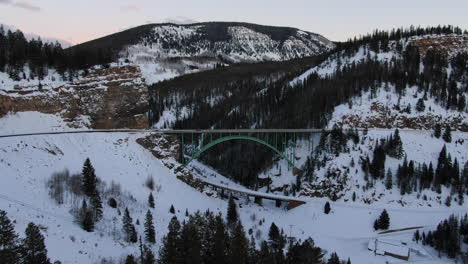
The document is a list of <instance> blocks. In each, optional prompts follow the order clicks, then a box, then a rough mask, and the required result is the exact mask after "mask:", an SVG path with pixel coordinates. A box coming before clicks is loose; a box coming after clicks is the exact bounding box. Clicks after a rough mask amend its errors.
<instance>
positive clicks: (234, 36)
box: [121, 23, 335, 62]
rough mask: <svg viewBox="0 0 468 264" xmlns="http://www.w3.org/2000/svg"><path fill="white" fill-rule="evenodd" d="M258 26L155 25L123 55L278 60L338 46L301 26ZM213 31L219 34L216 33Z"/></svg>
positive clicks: (243, 60) (251, 60) (153, 57)
mask: <svg viewBox="0 0 468 264" xmlns="http://www.w3.org/2000/svg"><path fill="white" fill-rule="evenodd" d="M258 27H259V28H257V26H256V25H249V24H245V25H243V24H239V25H236V24H233V25H230V24H227V23H226V24H225V23H220V24H216V23H214V24H194V25H155V26H154V28H153V30H152V31H151V32H150V33H149V34H147V35H146V36H143V37H142V39H141V40H140V41H139V43H138V44H136V45H131V46H129V47H127V48H126V49H124V50H123V51H122V53H121V55H123V56H124V57H125V55H127V54H128V58H130V59H132V60H135V61H136V62H139V61H145V60H156V59H161V58H173V57H195V56H196V57H213V58H216V57H220V58H222V59H224V60H225V61H227V62H253V61H271V60H272V61H279V60H288V59H294V58H300V57H305V56H313V55H317V54H320V53H322V52H325V51H328V50H330V49H332V48H333V47H334V46H335V45H334V44H333V43H332V42H331V41H329V40H327V39H325V38H324V37H322V36H320V35H318V34H314V33H310V32H305V31H301V30H298V29H287V30H288V32H284V33H282V34H281V35H280V36H276V35H274V34H268V32H264V30H262V29H263V27H260V26H258ZM213 30H216V32H212V31H213ZM270 30H275V29H274V28H271V29H270ZM282 30H284V29H282ZM214 33H218V34H217V35H215V36H213V34H214Z"/></svg>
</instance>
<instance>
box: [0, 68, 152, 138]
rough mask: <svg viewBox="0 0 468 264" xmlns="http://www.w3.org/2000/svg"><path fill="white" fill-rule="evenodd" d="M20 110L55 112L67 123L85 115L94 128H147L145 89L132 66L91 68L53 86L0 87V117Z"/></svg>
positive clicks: (137, 70) (136, 70)
mask: <svg viewBox="0 0 468 264" xmlns="http://www.w3.org/2000/svg"><path fill="white" fill-rule="evenodd" d="M22 111H37V112H41V113H48V114H59V115H60V116H62V117H63V118H64V119H65V120H66V121H69V122H70V124H72V123H73V121H74V120H75V119H76V118H78V117H80V116H83V115H85V116H89V117H90V120H91V127H92V128H95V129H110V128H147V127H148V118H147V111H148V92H147V87H146V85H145V83H144V80H143V78H142V76H141V73H140V71H139V69H138V68H137V67H134V66H117V67H110V68H107V69H98V70H91V71H90V73H88V74H87V75H85V76H83V77H80V78H79V80H78V81H73V82H68V83H65V84H64V85H62V86H60V87H56V88H49V87H43V88H42V89H39V88H38V87H20V86H17V87H15V89H14V90H9V91H5V90H0V117H1V116H3V115H5V114H6V113H8V112H22Z"/></svg>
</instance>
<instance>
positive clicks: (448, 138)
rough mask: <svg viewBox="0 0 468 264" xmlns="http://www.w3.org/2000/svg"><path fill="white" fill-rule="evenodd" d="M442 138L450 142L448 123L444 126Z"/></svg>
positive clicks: (450, 133) (450, 135) (450, 134)
mask: <svg viewBox="0 0 468 264" xmlns="http://www.w3.org/2000/svg"><path fill="white" fill-rule="evenodd" d="M442 138H443V139H444V140H445V142H448V143H450V142H452V132H451V131H450V126H449V125H447V126H445V130H444V135H443V136H442Z"/></svg>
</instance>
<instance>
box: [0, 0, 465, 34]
mask: <svg viewBox="0 0 468 264" xmlns="http://www.w3.org/2000/svg"><path fill="white" fill-rule="evenodd" d="M358 3H359V4H358ZM466 14H468V1H462V0H446V1H440V0H425V1H422V0H411V1H408V0H393V1H385V2H384V1H378V0H360V1H349V0H327V1H319V0H290V1H284V0H281V1H280V0H255V1H252V0H236V1H222V0H197V1H194V0H190V1H189V0H187V1H183V0H170V1H161V0H80V1H70V0H0V23H3V24H7V25H13V26H15V27H17V28H19V29H21V30H22V31H24V32H31V33H35V34H38V35H41V36H45V37H55V38H59V39H64V40H67V41H69V42H72V43H80V42H84V41H88V40H91V39H95V38H98V37H102V36H105V35H108V34H111V33H114V32H117V31H121V30H123V29H127V28H130V27H134V26H137V25H141V24H147V23H158V22H164V21H182V22H192V21H199V22H202V21H242V22H251V23H257V24H265V25H275V26H290V27H296V28H300V29H303V30H307V31H311V32H316V33H319V34H322V35H324V36H325V37H327V38H329V39H331V40H346V39H347V38H349V37H353V36H355V35H359V34H364V33H367V32H370V31H372V30H373V29H376V28H379V29H390V28H394V27H399V26H409V25H411V24H413V25H422V26H425V25H438V24H452V25H457V26H460V27H462V28H464V29H466V28H468V19H466Z"/></svg>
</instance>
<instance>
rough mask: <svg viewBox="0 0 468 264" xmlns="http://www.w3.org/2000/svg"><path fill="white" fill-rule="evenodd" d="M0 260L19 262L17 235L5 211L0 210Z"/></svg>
mask: <svg viewBox="0 0 468 264" xmlns="http://www.w3.org/2000/svg"><path fill="white" fill-rule="evenodd" d="M0 260H3V261H5V263H18V262H19V246H18V235H17V234H16V233H15V227H14V226H13V224H12V223H11V221H10V219H9V218H8V216H7V214H6V212H5V211H3V210H0Z"/></svg>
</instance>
